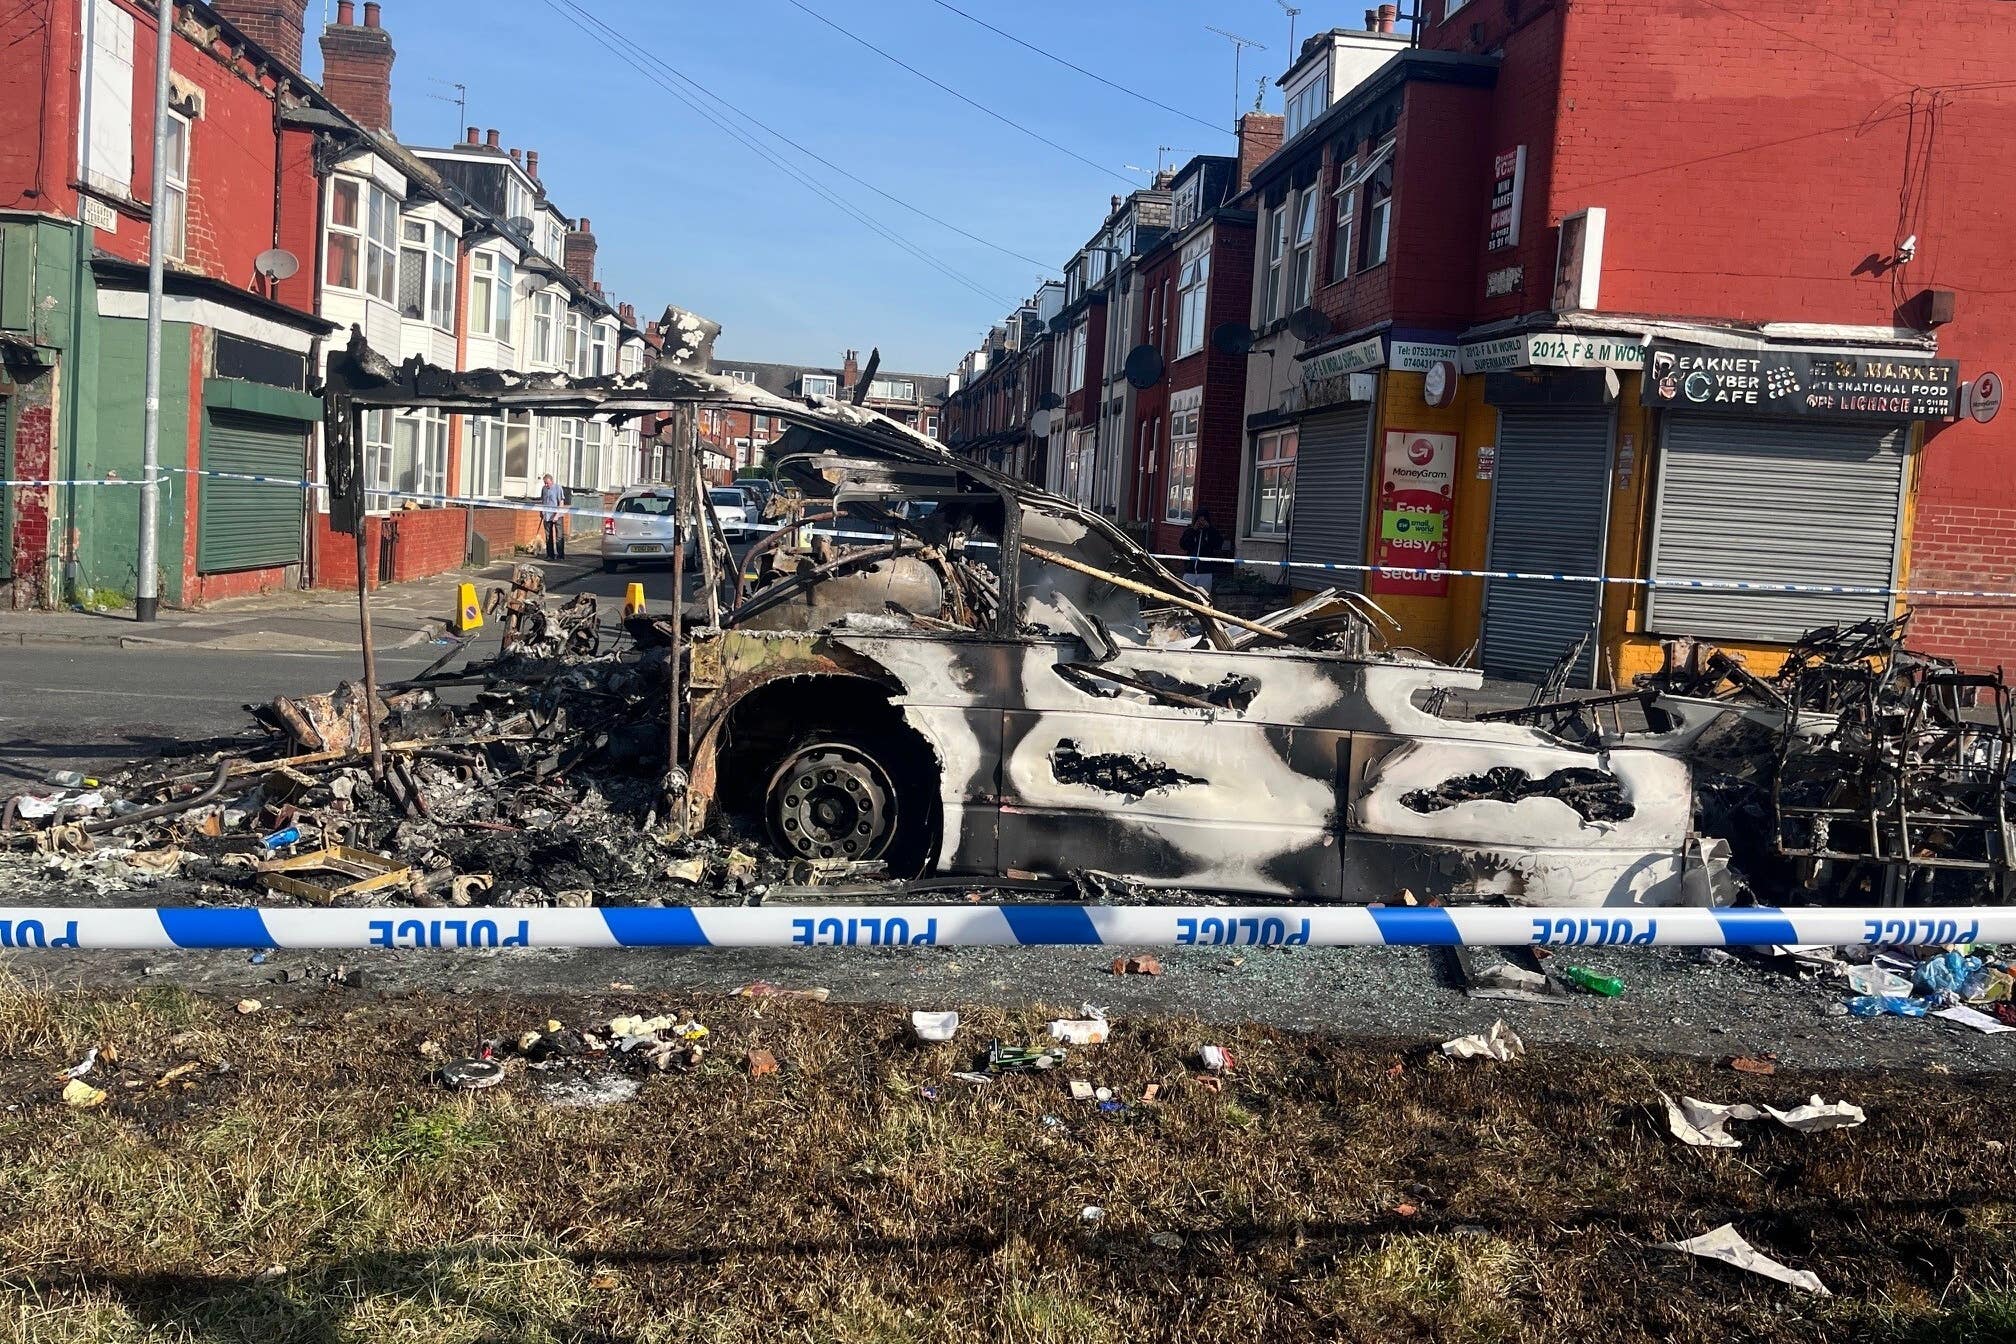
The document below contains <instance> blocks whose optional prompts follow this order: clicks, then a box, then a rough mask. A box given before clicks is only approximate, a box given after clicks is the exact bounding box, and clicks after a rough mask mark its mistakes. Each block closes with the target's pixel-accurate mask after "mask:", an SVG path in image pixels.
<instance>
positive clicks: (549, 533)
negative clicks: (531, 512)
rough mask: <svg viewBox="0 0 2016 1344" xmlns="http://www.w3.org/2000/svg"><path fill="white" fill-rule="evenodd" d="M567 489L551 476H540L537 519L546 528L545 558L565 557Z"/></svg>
mask: <svg viewBox="0 0 2016 1344" xmlns="http://www.w3.org/2000/svg"><path fill="white" fill-rule="evenodd" d="M566 508H567V489H566V487H565V486H561V485H555V484H554V483H553V477H552V475H551V474H550V473H549V474H548V475H545V476H542V477H540V484H539V521H540V522H541V523H542V524H544V526H545V530H546V558H547V559H548V560H565V559H566V558H567V515H566V513H565V512H564V511H565V509H566Z"/></svg>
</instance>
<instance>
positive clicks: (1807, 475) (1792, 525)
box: [1646, 415, 1907, 643]
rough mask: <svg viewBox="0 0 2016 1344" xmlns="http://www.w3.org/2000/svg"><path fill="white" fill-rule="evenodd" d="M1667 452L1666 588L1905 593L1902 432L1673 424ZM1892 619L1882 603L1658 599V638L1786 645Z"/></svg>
mask: <svg viewBox="0 0 2016 1344" xmlns="http://www.w3.org/2000/svg"><path fill="white" fill-rule="evenodd" d="M1663 446H1664V451H1663V452H1661V453H1660V455H1659V498H1658V505H1657V512H1656V513H1655V515H1654V522H1653V531H1652V577H1653V578H1655V579H1727V580H1754V579H1764V580H1769V581H1771V582H1776V583H1813V584H1852V585H1857V586H1865V587H1876V588H1888V587H1890V586H1891V585H1892V584H1893V583H1894V581H1895V579H1896V575H1897V537H1898V520H1899V517H1900V516H1901V514H1902V512H1903V506H1904V468H1905V462H1906V456H1907V455H1906V451H1905V449H1906V430H1905V429H1904V428H1903V427H1902V426H1891V425H1881V424H1853V423H1831V424H1830V423H1828V422H1825V421H1793V420H1745V419H1742V418H1735V417H1727V416H1683V415H1670V416H1668V417H1667V418H1666V426H1665V438H1664V445H1663ZM1891 606H1892V602H1891V599H1890V598H1888V597H1886V596H1881V595H1847V594H1837V595H1829V594H1825V593H1759V592H1748V593H1746V592H1733V591H1729V590H1726V589H1723V590H1717V589H1713V588H1692V589H1690V588H1654V589H1653V590H1652V598H1651V603H1650V606H1649V608H1648V610H1647V614H1646V624H1647V626H1648V627H1650V628H1651V629H1653V630H1655V631H1660V632H1664V633H1667V634H1689V635H1705V636H1707V637H1709V638H1711V639H1761V640H1770V641H1773V642H1779V643H1782V642H1786V641H1789V640H1793V639H1796V638H1798V637H1799V636H1800V635H1801V634H1802V633H1804V632H1805V631H1807V630H1810V629H1812V628H1813V627H1815V626H1820V625H1834V624H1841V623H1852V622H1855V621H1860V620H1866V619H1868V618H1870V617H1875V618H1878V619H1886V618H1888V617H1889V615H1890V612H1891Z"/></svg>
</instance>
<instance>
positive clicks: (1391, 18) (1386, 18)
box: [1379, 5, 1400, 33]
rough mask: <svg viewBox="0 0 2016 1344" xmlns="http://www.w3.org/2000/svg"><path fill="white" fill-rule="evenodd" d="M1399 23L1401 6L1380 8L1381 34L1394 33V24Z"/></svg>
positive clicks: (1383, 6) (1382, 6)
mask: <svg viewBox="0 0 2016 1344" xmlns="http://www.w3.org/2000/svg"><path fill="white" fill-rule="evenodd" d="M1399 21H1400V6H1398V5H1381V6H1379V31H1380V32H1382V33H1390V32H1392V31H1393V26H1394V24H1396V23H1398V22H1399Z"/></svg>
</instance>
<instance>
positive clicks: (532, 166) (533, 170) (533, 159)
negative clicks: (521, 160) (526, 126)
mask: <svg viewBox="0 0 2016 1344" xmlns="http://www.w3.org/2000/svg"><path fill="white" fill-rule="evenodd" d="M525 176H527V177H529V178H531V179H532V180H533V181H534V182H537V181H538V180H539V151H538V150H536V149H528V150H526V151H525Z"/></svg>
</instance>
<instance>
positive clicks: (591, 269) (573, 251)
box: [560, 215, 595, 289]
mask: <svg viewBox="0 0 2016 1344" xmlns="http://www.w3.org/2000/svg"><path fill="white" fill-rule="evenodd" d="M562 246H563V248H564V250H565V252H566V254H567V255H566V256H565V257H563V258H562V259H561V263H560V264H561V265H562V266H564V267H566V268H567V274H569V275H571V276H573V277H574V278H575V279H576V280H578V281H580V282H581V287H582V288H584V289H593V288H594V286H595V229H594V226H593V225H591V224H590V223H589V222H588V217H587V216H586V215H583V216H582V217H581V222H580V223H579V224H577V225H575V226H574V227H573V228H571V229H569V230H568V231H567V238H566V241H565V242H564V243H563V244H562Z"/></svg>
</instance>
